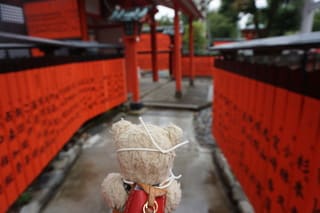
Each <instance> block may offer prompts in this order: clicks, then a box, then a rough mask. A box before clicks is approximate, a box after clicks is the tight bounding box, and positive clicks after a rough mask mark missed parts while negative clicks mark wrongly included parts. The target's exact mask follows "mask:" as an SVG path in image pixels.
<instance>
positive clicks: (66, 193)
mask: <svg viewBox="0 0 320 213" xmlns="http://www.w3.org/2000/svg"><path fill="white" fill-rule="evenodd" d="M194 115H199V114H195V112H192V111H184V110H163V109H162V110H159V109H147V110H146V111H145V113H144V114H143V115H142V117H143V119H144V120H145V122H149V123H152V124H155V125H160V126H165V125H167V124H169V123H170V122H172V123H174V124H176V125H178V126H180V127H181V128H182V129H183V130H184V139H187V140H189V141H190V143H189V144H187V145H185V146H183V147H181V148H179V149H178V150H177V157H176V160H175V164H174V173H175V174H176V175H177V174H182V178H181V179H180V182H181V188H182V200H181V203H180V206H179V207H178V209H177V210H176V213H229V212H234V211H233V208H232V205H231V203H230V201H229V199H228V196H227V195H226V192H225V190H224V187H223V185H222V183H221V180H220V179H219V176H218V175H217V174H216V169H215V167H214V164H213V160H212V146H206V145H204V146H202V145H200V144H203V143H200V142H199V141H198V140H201V137H196V131H195V127H194V125H195V124H197V123H198V120H197V118H194ZM200 115H201V114H200ZM196 117H197V116H196ZM118 118H119V116H117V117H115V118H114V120H117V119H118ZM125 118H126V119H127V120H130V121H131V122H134V123H138V117H137V116H132V115H126V117H125ZM195 119H196V121H197V122H195ZM111 124H112V121H108V122H105V123H103V124H101V125H102V126H99V127H97V128H95V129H94V130H92V133H91V134H90V137H88V139H87V141H86V143H85V144H84V146H83V150H82V153H81V155H80V157H79V158H78V160H77V161H76V162H75V164H74V165H73V167H72V169H71V170H70V172H69V174H68V175H67V177H66V180H65V181H64V182H63V183H62V185H61V186H60V187H59V189H58V190H57V193H56V195H55V196H54V198H53V199H52V200H51V201H50V202H49V203H48V205H47V206H46V207H45V209H44V210H43V211H42V212H44V213H57V212H59V213H64V212H71V213H73V212H75V213H88V212H90V213H109V212H111V210H110V209H109V208H108V207H107V206H106V204H105V203H104V202H103V200H102V197H101V193H100V184H101V182H102V180H103V179H104V178H105V176H106V175H107V174H108V173H110V172H119V167H118V164H117V161H116V153H115V148H114V146H113V144H112V141H111V135H110V132H109V130H110V126H111ZM197 132H198V131H197Z"/></svg>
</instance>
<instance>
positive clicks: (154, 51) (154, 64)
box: [150, 11, 159, 82]
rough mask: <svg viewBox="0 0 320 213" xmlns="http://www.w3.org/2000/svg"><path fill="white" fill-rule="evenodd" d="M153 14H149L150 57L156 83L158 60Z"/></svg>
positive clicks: (157, 78)
mask: <svg viewBox="0 0 320 213" xmlns="http://www.w3.org/2000/svg"><path fill="white" fill-rule="evenodd" d="M155 13H156V11H155V12H152V14H151V24H150V28H151V57H152V74H153V81H154V82H157V81H158V80H159V75H158V58H157V30H156V27H157V26H156V21H155V19H154V15H155Z"/></svg>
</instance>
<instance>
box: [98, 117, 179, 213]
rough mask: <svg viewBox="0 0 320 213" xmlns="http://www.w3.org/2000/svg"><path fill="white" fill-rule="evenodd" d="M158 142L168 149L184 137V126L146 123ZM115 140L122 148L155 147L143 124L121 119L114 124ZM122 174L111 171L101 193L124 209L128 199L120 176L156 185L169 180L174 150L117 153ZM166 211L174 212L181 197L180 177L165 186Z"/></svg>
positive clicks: (118, 147)
mask: <svg viewBox="0 0 320 213" xmlns="http://www.w3.org/2000/svg"><path fill="white" fill-rule="evenodd" d="M147 127H148V129H149V131H150V133H151V135H152V136H153V138H154V140H155V141H156V142H157V144H158V145H159V146H160V147H161V148H163V149H169V148H171V147H173V146H175V145H176V144H178V143H179V142H180V141H181V138H182V130H181V129H180V128H179V127H177V126H175V125H173V124H170V125H169V126H167V127H165V128H162V127H159V126H155V125H151V124H147ZM112 136H113V141H114V143H115V145H116V148H117V149H120V148H153V149H154V148H155V146H154V145H153V144H152V142H151V139H150V137H149V136H148V134H147V133H146V131H145V129H144V127H143V126H142V125H141V124H140V125H135V124H132V123H130V122H128V121H125V120H121V121H119V122H117V123H115V124H113V126H112ZM117 157H118V162H119V165H120V172H121V174H115V173H111V174H109V175H108V176H107V177H106V178H105V180H104V181H103V183H102V193H103V196H104V199H105V201H106V203H107V204H108V206H109V207H111V208H117V209H122V208H123V207H124V204H125V202H126V199H127V194H126V191H125V190H124V188H123V183H122V180H121V178H124V179H126V180H129V181H133V182H136V183H145V184H150V185H155V184H159V183H161V182H163V181H164V180H166V179H167V178H168V176H169V174H170V169H171V168H172V167H173V162H174V158H175V152H174V151H173V152H170V153H166V154H163V153H161V152H147V151H123V152H118V153H117ZM166 190H167V202H166V212H173V211H174V210H175V209H176V208H177V207H178V205H179V203H180V199H181V189H180V184H179V183H178V182H177V181H173V183H172V184H171V185H170V186H169V187H168V188H167V189H166Z"/></svg>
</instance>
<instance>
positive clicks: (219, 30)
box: [207, 12, 237, 38]
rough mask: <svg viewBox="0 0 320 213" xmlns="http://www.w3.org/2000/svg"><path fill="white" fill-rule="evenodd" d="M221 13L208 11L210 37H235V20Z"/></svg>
mask: <svg viewBox="0 0 320 213" xmlns="http://www.w3.org/2000/svg"><path fill="white" fill-rule="evenodd" d="M228 13H229V12H228ZM233 19H234V17H231V18H229V17H228V16H226V15H225V14H223V13H218V12H209V13H208V16H207V23H208V29H209V33H210V35H211V37H212V38H235V37H236V35H237V25H236V21H234V20H233Z"/></svg>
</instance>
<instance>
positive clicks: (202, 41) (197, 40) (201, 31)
mask: <svg viewBox="0 0 320 213" xmlns="http://www.w3.org/2000/svg"><path fill="white" fill-rule="evenodd" d="M193 44H194V51H195V53H196V54H202V53H204V52H205V48H206V33H205V26H204V23H203V22H202V21H193ZM183 51H184V52H188V51H189V25H184V34H183Z"/></svg>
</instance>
